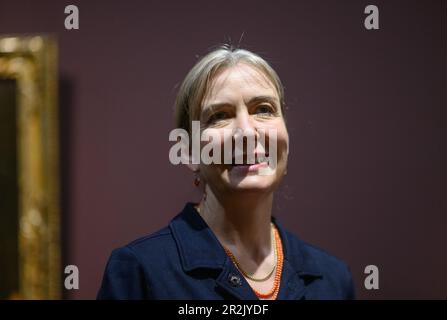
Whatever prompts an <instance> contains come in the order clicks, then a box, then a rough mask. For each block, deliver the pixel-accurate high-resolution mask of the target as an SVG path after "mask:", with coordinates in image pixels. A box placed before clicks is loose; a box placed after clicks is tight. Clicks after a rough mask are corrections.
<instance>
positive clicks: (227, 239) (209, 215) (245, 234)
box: [197, 186, 273, 263]
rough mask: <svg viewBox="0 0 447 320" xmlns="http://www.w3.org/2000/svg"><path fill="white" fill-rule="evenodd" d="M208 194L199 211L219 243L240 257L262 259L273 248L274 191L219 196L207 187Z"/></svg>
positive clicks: (256, 260)
mask: <svg viewBox="0 0 447 320" xmlns="http://www.w3.org/2000/svg"><path fill="white" fill-rule="evenodd" d="M206 195H207V196H206V199H202V201H201V202H200V203H199V205H198V207H197V210H198V211H199V213H200V215H201V217H202V218H203V219H204V220H205V222H206V223H207V224H208V226H209V227H210V228H211V230H212V231H213V232H214V234H215V235H216V237H217V238H218V240H219V241H220V243H221V244H222V245H223V246H224V247H226V248H228V249H229V250H230V251H232V252H233V253H234V254H236V255H237V256H244V255H245V256H247V257H249V259H251V260H253V261H255V262H259V263H260V262H262V261H263V260H264V259H265V258H266V257H267V256H268V255H269V254H270V253H271V251H272V250H273V248H272V247H271V211H272V204H273V193H269V194H262V195H260V194H255V193H253V194H246V193H243V194H238V195H232V196H228V197H223V198H222V199H218V198H217V197H216V196H215V195H214V193H213V192H212V190H211V189H210V188H209V187H208V186H206Z"/></svg>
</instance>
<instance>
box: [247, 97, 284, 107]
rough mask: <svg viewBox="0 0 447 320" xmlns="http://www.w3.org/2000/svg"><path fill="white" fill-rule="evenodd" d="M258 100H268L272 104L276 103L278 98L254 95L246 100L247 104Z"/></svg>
mask: <svg viewBox="0 0 447 320" xmlns="http://www.w3.org/2000/svg"><path fill="white" fill-rule="evenodd" d="M259 102H270V103H271V104H273V105H278V99H277V98H275V97H272V96H256V97H253V98H251V99H250V100H249V101H248V104H254V103H259Z"/></svg>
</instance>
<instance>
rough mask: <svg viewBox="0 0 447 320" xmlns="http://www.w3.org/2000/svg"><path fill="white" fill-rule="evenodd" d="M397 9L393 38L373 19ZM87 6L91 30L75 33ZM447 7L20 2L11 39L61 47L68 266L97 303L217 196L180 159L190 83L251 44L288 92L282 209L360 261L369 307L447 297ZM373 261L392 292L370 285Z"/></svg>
mask: <svg viewBox="0 0 447 320" xmlns="http://www.w3.org/2000/svg"><path fill="white" fill-rule="evenodd" d="M371 3H372V4H375V5H377V6H378V7H379V10H380V30H376V31H368V30H366V29H365V28H364V26H363V21H364V18H365V16H366V15H365V14H364V12H363V11H364V8H365V6H366V5H368V4H371ZM69 4H76V5H77V6H78V7H79V10H80V30H72V31H68V30H65V29H64V19H65V14H64V8H65V6H66V5H69ZM446 9H447V2H445V1H397V0H396V1H373V2H370V1H315V0H312V1H310V0H309V1H263V2H260V1H163V3H162V2H161V1H159V2H153V1H24V0H16V1H2V3H1V4H0V34H11V33H13V34H23V33H52V34H54V35H55V36H56V37H57V38H58V41H59V50H60V52H59V53H60V57H59V66H60V68H59V70H60V74H59V76H60V113H61V118H60V126H61V161H62V169H61V170H62V172H61V174H62V187H63V188H62V194H63V197H62V219H63V248H64V250H63V256H64V262H63V263H64V265H66V264H75V265H77V266H78V267H79V269H80V289H79V290H78V291H73V292H65V293H64V294H65V297H67V298H73V299H81V298H82V299H92V298H94V297H95V295H96V292H97V289H98V287H99V285H100V281H101V277H102V273H103V270H104V266H105V263H106V260H107V258H108V256H109V254H110V252H111V250H112V249H113V248H115V247H117V246H121V245H124V244H126V243H127V242H129V241H131V240H133V239H135V238H137V237H140V236H143V235H145V234H148V233H151V232H154V231H156V230H157V229H159V228H161V227H162V226H164V225H166V224H167V223H168V222H169V220H170V219H171V218H172V217H173V216H174V215H175V214H177V213H178V212H179V210H181V209H182V207H183V205H184V203H185V202H186V201H190V200H197V199H199V194H198V192H197V191H196V190H194V187H193V183H192V182H193V177H192V175H191V173H190V172H189V171H188V170H187V169H186V168H184V167H175V166H173V165H171V164H170V163H169V161H168V151H169V148H170V147H171V145H172V144H171V143H170V142H169V141H168V133H169V131H170V130H171V129H172V128H173V104H174V98H175V93H176V86H177V85H178V84H179V83H180V82H181V81H182V79H183V77H184V76H185V74H186V72H187V71H188V70H189V69H190V68H191V67H192V65H193V64H194V63H195V61H196V59H197V55H203V54H205V53H206V52H207V50H208V49H209V48H210V47H211V46H213V45H216V44H219V43H222V42H228V41H229V40H230V39H231V41H232V42H233V43H238V42H239V39H240V37H241V35H242V34H244V36H243V39H242V43H241V46H242V47H244V48H247V49H250V50H253V51H255V52H258V53H260V54H261V55H263V56H264V57H265V58H266V59H267V60H268V61H270V62H271V64H272V65H273V67H274V68H275V69H276V70H277V72H278V73H279V75H280V77H281V79H282V80H283V82H284V85H285V90H286V91H285V92H286V103H287V107H288V109H287V117H288V129H289V133H290V139H291V147H290V149H291V154H290V159H289V169H288V176H287V178H286V179H285V181H284V183H283V186H282V188H281V190H279V191H278V194H277V201H276V203H275V212H274V213H275V214H276V215H277V216H278V217H279V218H280V219H281V221H282V222H283V223H284V224H285V225H286V226H287V228H288V229H289V230H291V231H293V232H294V233H296V234H298V235H299V236H300V237H301V238H303V239H305V240H306V241H308V242H311V243H313V244H315V245H317V246H320V247H322V248H324V249H326V250H328V251H329V252H331V253H332V254H334V255H336V256H338V257H340V258H342V259H343V260H345V261H346V262H347V263H348V264H349V265H350V266H351V269H352V272H353V275H354V278H355V281H356V288H357V293H358V297H359V298H361V299H379V298H380V299H395V298H403V299H404V298H411V299H416V298H444V299H446V298H447V289H446V286H447V273H446V272H445V270H447V254H446V250H445V244H446V243H447V233H446V231H445V228H446V225H447V215H446V211H447V210H446V209H447V205H446V204H447V201H446V199H447V197H446V178H447V175H446V167H445V165H446V160H447V159H446V158H447V157H446V155H447V153H446V136H447V134H446V115H447V112H446V107H447V97H446V84H447V81H446V80H447V76H446V75H447V63H446V58H445V57H447V44H446V43H447V42H446V39H447V22H446V20H445V16H446V13H447V10H446ZM369 264H374V265H377V266H378V267H379V269H380V289H379V290H373V291H368V290H365V289H364V287H363V279H364V277H365V275H364V273H363V271H364V268H365V266H367V265H369Z"/></svg>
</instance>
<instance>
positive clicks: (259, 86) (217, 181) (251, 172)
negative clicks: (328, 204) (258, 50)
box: [199, 63, 289, 195]
mask: <svg viewBox="0 0 447 320" xmlns="http://www.w3.org/2000/svg"><path fill="white" fill-rule="evenodd" d="M200 124H201V134H202V135H204V134H206V133H209V134H211V133H213V134H214V136H215V135H216V133H217V134H218V135H219V136H220V139H216V141H215V140H214V139H213V140H212V141H211V142H202V147H203V146H204V145H206V144H209V143H211V144H213V145H214V146H215V144H217V146H216V147H219V148H220V150H221V157H222V161H221V163H220V164H214V163H213V164H209V165H205V164H203V163H202V162H201V164H200V166H199V169H200V175H201V177H202V179H203V180H204V181H205V183H206V184H208V186H209V187H210V188H211V190H212V191H213V193H214V194H216V195H217V194H219V195H225V194H228V193H231V192H235V191H236V192H238V193H240V192H261V193H264V192H269V191H273V190H274V189H276V187H277V186H278V184H279V182H280V181H281V179H282V177H283V176H284V173H285V170H286V166H287V154H288V144H289V136H288V133H287V128H286V125H285V122H284V117H283V114H282V110H281V106H280V101H279V96H278V93H277V92H276V89H275V87H274V86H273V84H272V83H271V82H270V81H269V80H268V78H267V77H266V76H265V75H264V74H263V73H262V72H260V71H259V70H257V69H256V68H254V67H252V66H250V65H248V64H244V63H238V64H237V65H236V66H233V67H230V68H227V69H225V70H224V71H222V72H221V73H219V74H218V75H217V76H216V77H215V78H214V79H213V81H212V83H211V87H210V88H209V90H208V92H207V94H206V95H205V97H204V99H203V102H202V110H201V114H200ZM272 130H273V131H276V146H277V153H276V161H277V163H276V165H275V166H270V167H271V168H272V170H270V172H269V173H268V174H266V173H265V171H262V170H259V169H261V168H264V169H265V167H267V166H266V163H262V159H261V156H262V155H265V152H264V150H265V149H267V150H266V151H268V149H269V145H271V144H272V142H270V143H269V138H270V139H273V138H274V137H273V134H272V135H270V134H269V133H270V132H272ZM224 132H225V133H224ZM228 132H233V133H236V135H237V134H240V133H244V134H245V136H246V137H256V138H257V139H253V141H255V142H254V147H255V148H254V151H253V149H251V151H250V150H249V149H250V148H247V143H246V141H245V142H244V143H243V152H244V156H243V162H244V163H243V164H242V165H236V164H235V163H234V162H235V159H233V163H232V164H225V163H223V159H224V153H225V149H224V142H225V140H227V142H228V139H230V140H232V142H233V143H232V148H231V149H230V150H231V152H232V155H233V156H234V151H235V150H234V147H235V141H234V140H233V139H232V138H234V135H233V136H231V135H228ZM259 132H265V141H266V143H265V144H264V145H265V149H264V148H263V145H262V143H261V142H260V140H259V138H260V136H259ZM242 141H243V140H242ZM228 150H229V149H226V151H227V153H228ZM253 152H254V155H253ZM248 153H252V156H253V157H254V158H255V159H256V163H255V164H251V165H244V164H247V162H248V161H247V160H248V156H247V154H248ZM266 156H269V157H271V156H273V155H272V154H266ZM259 162H261V164H260V165H259V164H258V163H259ZM257 168H259V169H257Z"/></svg>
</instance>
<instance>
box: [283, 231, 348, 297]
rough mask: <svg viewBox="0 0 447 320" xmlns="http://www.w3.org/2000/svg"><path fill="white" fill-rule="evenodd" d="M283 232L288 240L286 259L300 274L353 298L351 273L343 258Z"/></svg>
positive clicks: (288, 232) (287, 232)
mask: <svg viewBox="0 0 447 320" xmlns="http://www.w3.org/2000/svg"><path fill="white" fill-rule="evenodd" d="M283 232H284V234H285V237H286V239H287V242H288V243H287V247H288V251H289V252H288V253H287V256H288V260H289V262H290V263H291V264H292V265H293V266H294V267H295V269H297V270H299V272H300V274H302V275H304V276H309V277H310V278H315V279H319V280H322V283H325V284H326V285H328V284H330V285H331V286H335V287H337V288H336V289H337V291H338V290H339V291H340V292H343V293H344V295H345V296H346V298H347V299H353V298H354V296H355V290H354V284H353V280H352V274H351V271H350V268H349V266H348V264H347V263H346V262H345V261H344V260H342V259H341V258H339V257H337V256H336V255H333V254H331V253H329V252H328V251H326V250H325V249H322V248H320V247H318V246H316V245H314V244H310V243H308V242H306V241H304V240H302V239H300V238H299V237H298V236H297V235H295V234H294V233H292V232H290V231H287V230H284V231H283Z"/></svg>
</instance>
